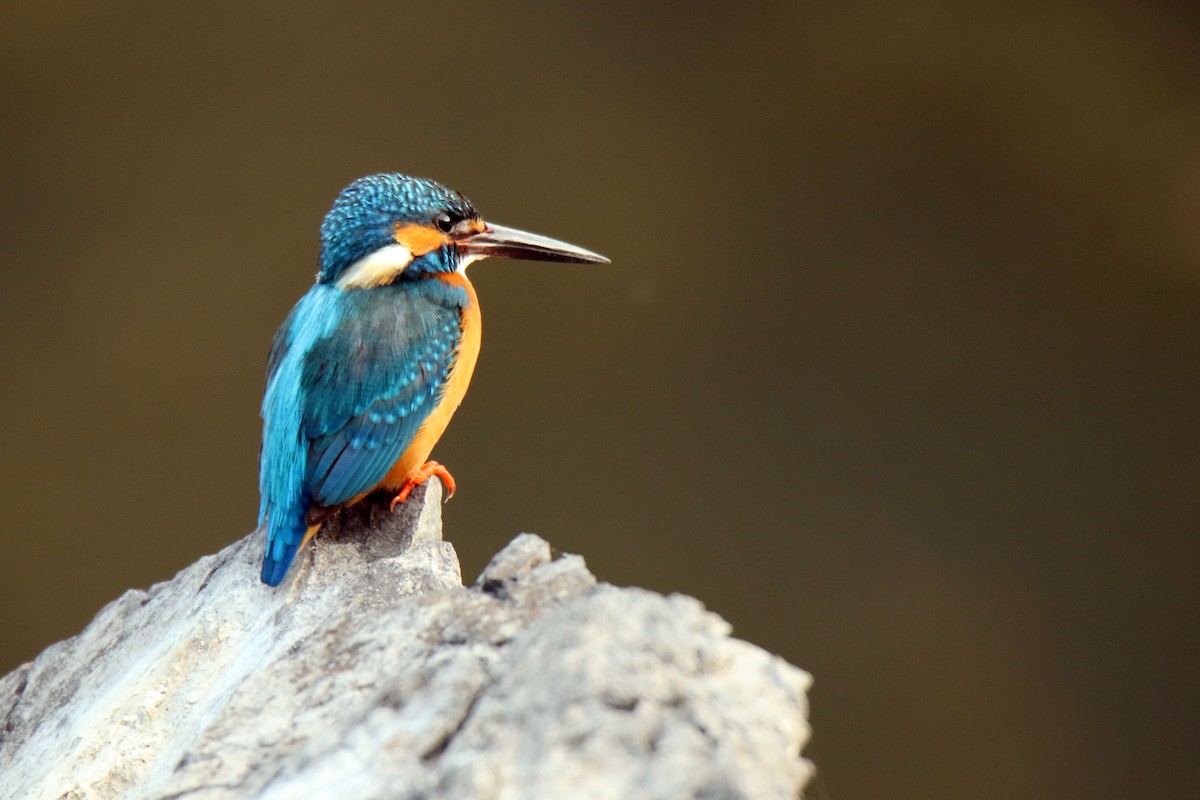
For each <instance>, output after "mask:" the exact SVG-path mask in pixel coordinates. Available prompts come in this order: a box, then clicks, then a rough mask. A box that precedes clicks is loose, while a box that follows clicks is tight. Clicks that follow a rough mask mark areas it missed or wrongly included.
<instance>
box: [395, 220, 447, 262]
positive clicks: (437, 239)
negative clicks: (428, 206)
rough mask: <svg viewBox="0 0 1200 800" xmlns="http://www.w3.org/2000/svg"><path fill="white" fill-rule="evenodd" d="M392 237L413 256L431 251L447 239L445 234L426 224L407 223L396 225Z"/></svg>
mask: <svg viewBox="0 0 1200 800" xmlns="http://www.w3.org/2000/svg"><path fill="white" fill-rule="evenodd" d="M392 238H393V239H395V240H396V241H397V242H399V243H400V244H402V245H404V246H405V247H407V248H408V252H410V253H412V254H413V256H414V257H416V256H423V255H425V254H426V253H432V252H433V251H434V250H437V249H438V248H439V247H441V246H443V245H444V244H446V242H447V241H448V240H447V238H446V234H444V233H442V232H441V231H439V230H438V229H437V228H431V227H430V226H428V225H418V224H416V223H411V222H410V223H408V224H407V225H397V226H396V232H395V233H394V234H392Z"/></svg>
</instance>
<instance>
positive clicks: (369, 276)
mask: <svg viewBox="0 0 1200 800" xmlns="http://www.w3.org/2000/svg"><path fill="white" fill-rule="evenodd" d="M412 260H413V256H412V251H411V250H409V249H408V248H407V247H405V246H404V245H402V244H389V245H387V246H386V247H381V248H379V249H378V250H376V251H375V252H374V253H371V255H369V256H364V257H363V258H360V259H359V260H358V261H355V262H354V263H353V264H351V265H350V266H348V267H346V271H345V272H343V273H342V276H341V277H340V278H338V279H337V287H338V288H339V289H370V288H371V287H372V286H383V285H384V284H388V283H391V282H392V281H393V280H395V279H396V276H397V275H399V274H400V273H401V272H403V271H404V269H405V267H407V266H408V265H409V264H411V263H412Z"/></svg>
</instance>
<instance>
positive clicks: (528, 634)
mask: <svg viewBox="0 0 1200 800" xmlns="http://www.w3.org/2000/svg"><path fill="white" fill-rule="evenodd" d="M427 486H428V487H429V488H428V490H427V491H425V492H424V493H423V495H422V494H420V492H421V490H418V491H417V492H414V494H413V499H412V500H410V502H408V503H406V504H405V507H404V509H403V510H401V511H398V512H397V513H396V514H394V515H389V514H387V513H386V512H382V511H381V509H380V507H378V506H371V505H364V506H363V507H360V510H358V511H356V513H354V514H353V515H350V514H346V515H344V516H343V517H342V518H339V519H338V520H335V521H333V522H331V523H330V528H329V529H327V530H326V531H325V532H324V533H322V535H321V536H320V537H318V538H317V539H316V540H315V541H314V545H313V547H312V548H311V550H310V552H309V554H307V555H305V554H302V556H301V558H300V559H298V563H297V565H296V567H295V568H293V574H292V575H289V577H288V578H287V579H286V582H285V583H284V584H283V585H282V586H280V587H279V588H278V589H274V590H273V589H269V588H267V587H265V586H263V585H262V584H261V583H259V580H258V564H259V558H260V555H261V552H262V546H263V541H262V534H260V533H256V534H251V535H250V536H247V537H246V538H245V539H243V540H242V541H240V542H237V543H236V544H233V545H231V546H229V547H227V548H225V549H224V550H222V551H221V552H220V553H218V554H216V555H215V556H208V557H205V558H202V559H200V561H198V562H197V563H196V564H194V565H192V566H191V567H189V568H187V569H185V570H183V571H182V572H180V573H179V574H178V575H177V576H175V578H173V579H172V580H170V581H167V582H165V583H160V584H157V585H155V586H153V587H151V588H150V590H149V591H148V592H143V591H129V592H126V593H125V594H124V595H123V596H122V597H120V598H119V599H118V600H116V601H115V602H113V603H110V604H109V605H108V606H106V607H105V608H104V609H103V610H102V611H101V612H100V613H99V614H98V615H97V616H96V618H95V620H94V621H93V622H92V623H91V624H90V625H89V626H88V627H87V629H85V630H84V631H83V633H81V634H80V635H79V636H76V637H75V638H73V639H69V640H67V641H64V642H59V643H58V644H55V645H53V646H51V647H49V648H47V649H46V650H45V651H44V652H43V653H42V654H41V655H40V656H38V658H37V659H36V660H34V661H33V662H32V663H30V664H26V665H24V666H22V667H21V668H19V669H17V670H16V671H15V672H13V673H11V674H9V675H8V676H6V677H5V678H3V679H0V797H2V798H24V797H28V798H59V799H60V800H66V799H74V798H118V797H121V798H164V799H165V798H190V799H191V800H216V799H217V798H222V799H224V798H247V797H262V798H270V799H271V800H282V798H322V797H331V798H337V799H338V800H357V799H358V798H413V799H414V800H415V799H416V798H431V799H432V798H497V800H499V799H501V798H514V799H516V798H555V799H557V798H621V799H622V800H624V798H664V799H665V798H671V800H675V799H676V798H689V797H697V798H711V799H712V800H717V799H718V798H796V797H798V796H800V794H801V791H802V788H803V786H804V784H805V782H806V781H807V779H808V777H809V775H810V773H811V765H810V764H809V763H808V762H807V761H805V760H804V759H803V758H802V757H801V755H800V749H801V747H802V746H803V745H804V743H805V742H806V741H807V738H808V735H809V728H808V723H807V720H806V712H807V705H806V697H805V691H806V689H807V688H808V684H809V678H808V676H807V675H806V674H805V673H804V672H801V671H800V670H798V669H796V668H795V667H792V666H790V665H788V664H787V663H785V662H784V661H783V660H781V659H779V658H778V657H774V656H771V655H769V654H767V653H766V652H764V651H762V650H760V649H759V648H757V647H754V646H752V645H749V644H746V643H744V642H741V641H738V640H736V639H732V638H730V637H729V626H728V625H727V624H726V623H725V622H724V621H723V620H721V619H720V618H719V617H717V616H716V615H714V614H711V613H709V612H706V611H705V610H704V608H703V607H702V606H701V604H700V603H699V602H697V601H696V600H694V599H692V598H689V597H683V596H671V597H662V596H660V595H657V594H654V593H652V592H648V591H644V590H641V589H621V588H616V587H613V586H609V585H606V584H597V583H596V580H595V578H594V577H593V576H592V575H591V574H590V573H589V572H588V571H587V569H586V567H585V566H584V563H583V560H582V559H581V558H580V557H578V556H570V555H568V556H563V557H561V558H559V559H557V560H552V559H551V554H550V546H549V545H548V544H547V543H546V542H545V541H543V540H542V539H539V538H538V537H536V536H532V535H529V534H522V535H520V536H518V537H517V538H516V539H514V540H513V541H512V542H511V543H510V544H509V545H508V546H507V547H506V548H505V549H504V550H503V551H502V552H500V553H499V554H498V555H497V556H496V557H495V558H494V559H493V560H492V563H491V564H490V565H489V566H488V567H487V569H486V570H485V571H484V573H483V574H482V575H481V576H480V578H479V580H478V581H477V583H476V585H475V586H474V587H471V588H463V586H462V581H461V576H460V572H459V565H458V559H457V557H456V555H455V553H454V549H453V547H451V545H450V544H449V543H448V542H445V541H443V540H442V538H441V511H440V500H441V491H440V487H439V486H438V485H437V483H436V481H431V482H430V483H429V484H427ZM368 530H370V531H371V533H370V535H367V531H368Z"/></svg>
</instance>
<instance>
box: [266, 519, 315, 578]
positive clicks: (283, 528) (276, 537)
mask: <svg viewBox="0 0 1200 800" xmlns="http://www.w3.org/2000/svg"><path fill="white" fill-rule="evenodd" d="M281 516H282V515H281ZM280 523H281V524H278V525H277V524H276V523H275V521H274V520H273V519H268V521H267V550H266V552H265V553H264V554H263V563H262V582H263V583H265V584H267V585H268V586H278V585H279V583H280V581H282V580H283V576H284V575H286V574H287V571H288V568H289V567H290V566H291V565H292V561H293V560H294V559H295V558H296V551H297V550H299V549H300V545H301V543H302V542H303V541H304V534H305V532H306V531H307V530H308V527H307V526H306V525H305V524H304V515H303V514H300V515H298V516H293V517H292V518H291V519H287V517H286V516H285V518H284V519H282V520H280Z"/></svg>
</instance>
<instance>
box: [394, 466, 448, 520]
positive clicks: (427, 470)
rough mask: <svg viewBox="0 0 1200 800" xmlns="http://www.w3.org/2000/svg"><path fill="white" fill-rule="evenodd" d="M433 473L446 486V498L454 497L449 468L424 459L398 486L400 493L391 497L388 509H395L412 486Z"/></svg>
mask: <svg viewBox="0 0 1200 800" xmlns="http://www.w3.org/2000/svg"><path fill="white" fill-rule="evenodd" d="M434 475H437V476H438V477H439V478H441V479H442V484H443V485H445V487H446V492H447V494H446V499H447V500H449V499H450V498H451V497H454V489H455V486H454V476H453V475H451V474H450V470H448V469H446V468H445V467H443V466H442V465H441V464H439V463H438V462H436V461H426V462H425V464H424V465H423V466H422V467H421V468H420V469H418V470H417V471H416V472H415V473H413V474H412V475H410V476H408V478H406V479H405V481H404V485H403V486H401V487H400V494H398V495H396V496H395V497H393V498H392V504H391V506H390V507H389V508H390V510H392V511H395V510H396V506H398V505H400V504H401V503H403V502H404V501H405V500H407V499H408V495H409V494H410V493H411V492H412V490H413V488H414V487H416V486H420V485H421V484H422V483H424V482H425V481H427V480H429V479H430V478H432V477H433V476H434Z"/></svg>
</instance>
